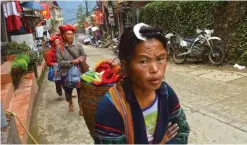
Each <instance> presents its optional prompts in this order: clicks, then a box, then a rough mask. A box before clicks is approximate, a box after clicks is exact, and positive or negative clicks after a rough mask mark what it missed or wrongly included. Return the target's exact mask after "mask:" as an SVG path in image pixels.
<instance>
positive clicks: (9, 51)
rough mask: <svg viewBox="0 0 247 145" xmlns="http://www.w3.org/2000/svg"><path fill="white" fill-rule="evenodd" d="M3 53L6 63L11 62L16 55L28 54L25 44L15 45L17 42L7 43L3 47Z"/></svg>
mask: <svg viewBox="0 0 247 145" xmlns="http://www.w3.org/2000/svg"><path fill="white" fill-rule="evenodd" d="M3 53H4V55H5V56H6V59H7V60H8V61H13V60H14V59H15V57H16V54H22V53H26V54H29V52H28V46H27V45H26V43H25V42H24V43H17V42H8V43H6V44H4V45H3Z"/></svg>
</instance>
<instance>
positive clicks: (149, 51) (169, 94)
mask: <svg viewBox="0 0 247 145" xmlns="http://www.w3.org/2000/svg"><path fill="white" fill-rule="evenodd" d="M166 42H167V41H166V39H165V37H164V35H163V33H162V30H160V29H158V28H153V27H151V26H148V25H146V24H143V23H140V24H137V25H135V26H134V28H128V29H127V30H126V31H125V32H124V33H123V35H122V36H121V41H120V44H119V59H120V61H121V65H122V69H123V70H124V72H125V78H124V79H123V81H121V82H119V83H117V84H116V85H114V86H113V87H112V88H110V89H109V91H108V92H107V93H106V95H105V97H103V98H102V99H101V100H100V102H99V104H98V107H97V111H96V115H95V132H94V135H95V136H94V139H95V143H97V144H98V143H121V144H127V143H128V144H158V143H161V144H166V143H172V144H185V143H187V142H188V136H189V131H190V129H189V126H188V123H187V121H186V118H185V114H184V111H183V109H182V108H181V106H180V103H179V100H178V97H177V95H176V93H175V92H174V90H173V89H172V88H171V87H170V86H169V85H168V84H167V83H166V82H164V81H163V79H164V75H165V70H166V65H167V50H166V48H165V46H166Z"/></svg>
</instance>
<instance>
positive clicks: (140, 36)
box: [133, 23, 149, 41]
mask: <svg viewBox="0 0 247 145" xmlns="http://www.w3.org/2000/svg"><path fill="white" fill-rule="evenodd" d="M143 26H146V27H149V25H147V24H144V23H139V24H136V25H135V26H134V28H133V31H134V33H135V35H136V37H137V38H138V39H140V40H143V41H146V40H147V38H146V37H143V36H142V34H141V33H140V29H141V27H143Z"/></svg>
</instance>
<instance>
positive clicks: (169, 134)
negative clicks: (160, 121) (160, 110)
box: [160, 122, 179, 144]
mask: <svg viewBox="0 0 247 145" xmlns="http://www.w3.org/2000/svg"><path fill="white" fill-rule="evenodd" d="M178 129H179V127H178V124H176V123H175V124H173V125H172V123H171V122H169V123H168V129H167V131H166V133H165V135H164V136H163V138H162V140H161V142H160V144H165V143H167V142H168V141H170V140H171V139H173V138H174V137H175V136H176V135H177V134H178V132H177V131H178Z"/></svg>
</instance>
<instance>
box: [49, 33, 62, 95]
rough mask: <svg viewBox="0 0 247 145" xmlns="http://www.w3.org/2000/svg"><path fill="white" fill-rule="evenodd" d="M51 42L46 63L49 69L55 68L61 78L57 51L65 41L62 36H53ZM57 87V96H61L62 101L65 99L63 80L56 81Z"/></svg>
mask: <svg viewBox="0 0 247 145" xmlns="http://www.w3.org/2000/svg"><path fill="white" fill-rule="evenodd" d="M50 42H51V49H50V50H49V51H48V52H47V56H46V57H47V58H46V63H47V65H48V66H49V67H53V69H54V70H55V71H54V72H55V76H56V77H61V73H60V71H59V64H58V62H57V56H56V49H58V48H60V47H63V40H62V38H61V37H60V36H52V37H51V38H50ZM55 86H56V91H57V94H58V96H59V97H58V99H60V100H62V99H63V96H62V95H63V91H62V86H63V82H62V80H56V81H55Z"/></svg>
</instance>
